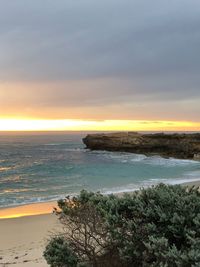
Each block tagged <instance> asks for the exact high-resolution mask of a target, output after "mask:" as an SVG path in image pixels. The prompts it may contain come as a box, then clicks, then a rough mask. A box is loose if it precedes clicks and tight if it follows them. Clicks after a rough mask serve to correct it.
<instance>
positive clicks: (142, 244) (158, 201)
mask: <svg viewBox="0 0 200 267" xmlns="http://www.w3.org/2000/svg"><path fill="white" fill-rule="evenodd" d="M58 205H59V207H60V209H61V211H60V212H57V214H58V216H59V218H60V221H61V223H62V224H63V226H64V232H63V235H62V236H63V238H64V239H65V242H67V243H68V244H70V248H71V250H72V251H73V253H74V255H76V257H77V259H78V262H79V264H80V263H84V264H87V266H92V267H100V266H104V267H121V266H123V267H130V266H138V267H140V266H141V267H145V266H152V267H153V266H155V267H158V266H161V267H162V266H163V267H167V266H169V267H191V266H194V267H195V266H196V267H197V266H200V193H199V191H198V189H196V188H191V189H188V188H185V187H181V186H179V185H177V186H169V185H163V184H160V185H158V186H156V187H152V188H148V189H142V190H140V191H138V192H135V193H134V194H126V195H124V196H123V197H117V196H114V195H109V196H103V195H101V194H99V193H90V192H87V191H82V192H81V193H80V195H79V196H78V197H75V198H72V199H70V198H66V199H64V200H61V201H59V202H58ZM58 250H59V249H58ZM60 253H61V254H62V253H65V252H64V250H62V249H61V250H60ZM46 255H48V258H51V257H52V256H50V254H49V253H48V252H47V254H46ZM65 256H66V255H65ZM66 257H67V256H66ZM52 266H62V267H64V266H70V267H72V266H74V265H69V264H68V265H52Z"/></svg>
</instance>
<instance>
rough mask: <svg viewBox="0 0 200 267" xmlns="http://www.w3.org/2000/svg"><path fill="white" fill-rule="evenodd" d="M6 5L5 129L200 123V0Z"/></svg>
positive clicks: (193, 126) (1, 99)
mask: <svg viewBox="0 0 200 267" xmlns="http://www.w3.org/2000/svg"><path fill="white" fill-rule="evenodd" d="M0 6H1V8H0V130H37V129H38V130H59V129H60V130H66V129H71V130H74V129H77V130H80V129H84V130H89V129H90V130H104V129H106V130H109V129H110V130H135V129H136V130H140V129H141V130H144V129H147V130H157V129H159V130H162V129H163V130H176V129H177V130H200V105H199V103H200V75H199V74H200V53H199V48H200V31H199V29H200V1H199V0H190V1H188V0H162V1H160V0H151V1H148V0H101V1H94V0H76V1H74V0H57V1H55V0H43V1H40V0H34V1H33V0H15V1H6V0H0Z"/></svg>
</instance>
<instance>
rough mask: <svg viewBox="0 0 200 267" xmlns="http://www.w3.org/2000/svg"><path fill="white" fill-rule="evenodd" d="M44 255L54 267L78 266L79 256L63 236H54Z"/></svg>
mask: <svg viewBox="0 0 200 267" xmlns="http://www.w3.org/2000/svg"><path fill="white" fill-rule="evenodd" d="M44 257H45V259H46V261H47V263H48V264H50V265H51V266H52V267H76V266H77V262H78V258H77V256H76V255H75V253H74V252H73V251H72V250H71V249H70V246H69V244H68V243H67V242H66V241H65V239H64V238H62V237H54V238H53V239H52V240H51V241H50V242H49V244H48V245H47V247H46V250H45V252H44Z"/></svg>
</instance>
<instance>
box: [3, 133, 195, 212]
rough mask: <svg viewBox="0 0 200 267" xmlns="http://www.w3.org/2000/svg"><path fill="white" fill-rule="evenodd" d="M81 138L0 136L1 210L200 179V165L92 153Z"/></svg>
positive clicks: (73, 135) (66, 135)
mask: <svg viewBox="0 0 200 267" xmlns="http://www.w3.org/2000/svg"><path fill="white" fill-rule="evenodd" d="M85 135H86V133H84V132H67V133H66V132H64V133H63V132H59V133H58V132H56V133H29V134H25V133H12V134H11V133H1V134H0V208H4V207H10V206H19V205H24V204H28V203H37V202H46V201H51V200H58V199H60V198H63V197H65V196H67V195H77V194H79V192H80V191H81V190H82V189H86V190H89V191H95V192H96V191H100V192H101V193H103V194H109V193H118V192H129V191H133V190H137V189H139V188H142V187H147V186H151V185H155V184H158V183H167V184H179V183H183V182H188V181H196V180H200V162H197V161H193V160H179V159H174V158H169V159H165V158H162V157H160V156H150V157H147V156H145V155H140V154H133V153H124V152H107V151H90V150H88V149H86V148H85V146H84V144H83V142H82V138H83V137H85Z"/></svg>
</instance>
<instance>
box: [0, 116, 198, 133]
mask: <svg viewBox="0 0 200 267" xmlns="http://www.w3.org/2000/svg"><path fill="white" fill-rule="evenodd" d="M123 130H125V131H151V130H152V131H154V130H155V131H156V130H163V131H164V130H172V131H176V130H177V131H178V130H180V131H199V130H200V122H187V121H149V120H148V121H141V120H103V121H94V120H44V119H43V120H41V119H0V131H123Z"/></svg>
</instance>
